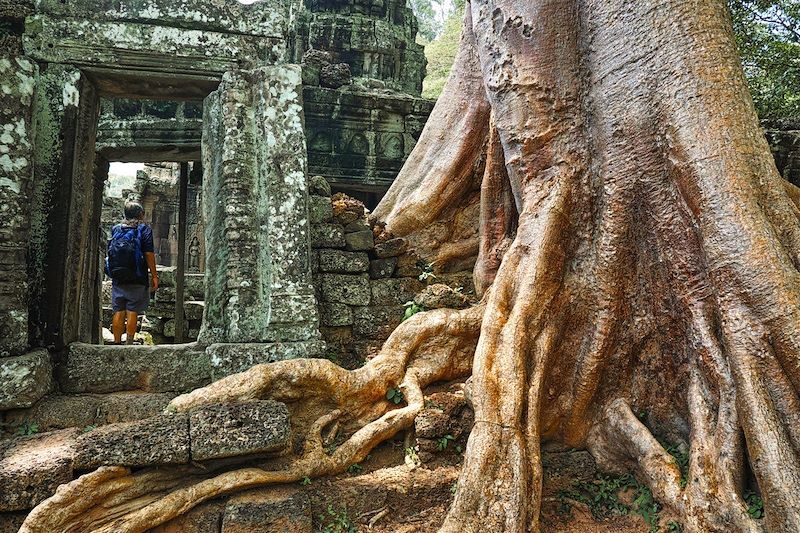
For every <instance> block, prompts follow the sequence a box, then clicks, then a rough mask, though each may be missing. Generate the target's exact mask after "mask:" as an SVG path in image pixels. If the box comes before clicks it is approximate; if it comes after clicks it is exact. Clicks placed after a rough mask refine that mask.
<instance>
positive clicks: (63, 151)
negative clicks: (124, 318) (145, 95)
mask: <svg viewBox="0 0 800 533" xmlns="http://www.w3.org/2000/svg"><path fill="white" fill-rule="evenodd" d="M98 105H99V98H98V96H97V91H96V89H95V88H94V86H93V85H92V83H91V82H89V81H88V79H86V77H85V76H84V75H83V74H82V73H81V71H80V70H78V69H76V68H73V67H68V66H62V65H54V64H50V65H47V67H46V69H43V70H42V72H41V74H40V76H39V78H38V82H37V85H36V97H35V106H34V112H35V125H36V134H35V139H36V149H35V152H34V176H35V178H34V192H33V199H32V200H33V201H32V205H31V213H33V216H34V218H33V220H32V229H31V237H30V243H29V248H28V250H29V255H30V257H29V261H28V265H29V280H30V282H31V284H32V287H31V313H32V317H31V323H32V324H33V325H34V330H33V331H32V334H33V336H34V339H35V341H36V342H37V343H43V344H46V345H48V346H50V345H52V346H55V347H56V348H60V347H62V346H64V345H66V344H69V343H70V342H74V341H77V340H83V341H90V340H91V336H92V323H91V321H92V319H93V317H94V300H93V298H92V294H93V292H94V285H93V283H94V282H93V281H92V280H93V276H91V275H90V273H89V272H87V269H94V268H95V266H96V257H97V253H98V251H97V248H98V242H97V241H98V240H97V238H96V233H95V232H94V231H93V228H94V227H95V226H96V225H97V224H98V223H99V220H100V217H99V209H98V207H99V206H97V205H96V197H97V194H96V192H97V191H96V186H95V183H94V160H95V131H96V125H97V113H98V109H97V108H98ZM96 211H97V212H96Z"/></svg>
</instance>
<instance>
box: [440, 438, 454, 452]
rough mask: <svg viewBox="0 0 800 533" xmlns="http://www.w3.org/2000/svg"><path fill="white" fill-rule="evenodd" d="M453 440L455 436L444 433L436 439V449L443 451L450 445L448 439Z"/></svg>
mask: <svg viewBox="0 0 800 533" xmlns="http://www.w3.org/2000/svg"><path fill="white" fill-rule="evenodd" d="M453 440H455V438H454V437H453V436H452V435H445V436H444V437H442V438H441V439H437V440H436V449H437V450H439V451H440V452H443V451H445V450H446V449H447V447H448V446H449V445H450V441H453Z"/></svg>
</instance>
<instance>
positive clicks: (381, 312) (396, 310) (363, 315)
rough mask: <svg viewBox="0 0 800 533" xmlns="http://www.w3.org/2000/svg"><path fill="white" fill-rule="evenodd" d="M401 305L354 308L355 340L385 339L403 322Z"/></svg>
mask: <svg viewBox="0 0 800 533" xmlns="http://www.w3.org/2000/svg"><path fill="white" fill-rule="evenodd" d="M404 312H405V310H404V308H403V306H402V305H395V306H377V305H376V306H370V307H356V308H355V309H354V310H353V335H355V336H356V338H366V339H386V338H388V337H389V335H390V334H391V333H392V331H394V329H395V328H396V327H397V326H399V325H400V322H402V321H403V313H404Z"/></svg>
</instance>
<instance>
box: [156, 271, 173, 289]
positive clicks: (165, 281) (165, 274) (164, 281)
mask: <svg viewBox="0 0 800 533" xmlns="http://www.w3.org/2000/svg"><path fill="white" fill-rule="evenodd" d="M156 271H157V272H158V286H159V290H161V288H162V287H164V288H172V287H175V276H176V275H177V273H178V267H173V266H162V265H158V266H157V267H156Z"/></svg>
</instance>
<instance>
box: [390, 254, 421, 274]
mask: <svg viewBox="0 0 800 533" xmlns="http://www.w3.org/2000/svg"><path fill="white" fill-rule="evenodd" d="M424 265H425V263H424V262H422V261H420V259H419V258H418V257H417V256H416V255H413V254H406V255H402V256H400V257H398V258H397V269H395V271H394V276H395V277H398V278H419V276H420V275H421V274H422V273H423V272H424V270H423V268H422V267H423V266H424Z"/></svg>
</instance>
